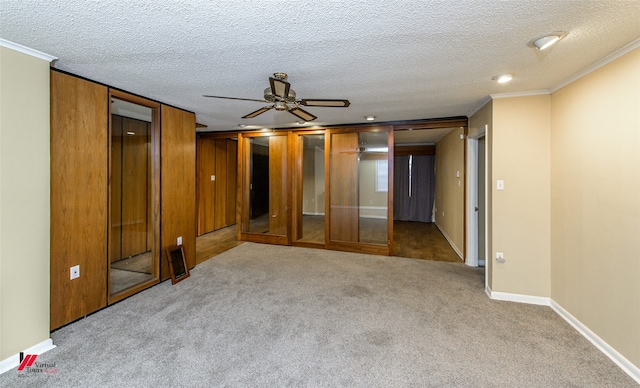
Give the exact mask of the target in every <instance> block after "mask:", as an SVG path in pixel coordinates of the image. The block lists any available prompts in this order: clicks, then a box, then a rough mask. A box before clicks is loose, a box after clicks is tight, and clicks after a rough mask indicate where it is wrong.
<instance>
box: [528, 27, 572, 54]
mask: <svg viewBox="0 0 640 388" xmlns="http://www.w3.org/2000/svg"><path fill="white" fill-rule="evenodd" d="M566 35H567V33H566V32H563V31H556V32H552V33H551V34H548V35H544V36H539V37H537V38H533V39H531V40H530V41H529V43H527V46H529V47H534V48H536V49H538V50H544V49H546V48H549V47H551V46H553V45H554V44H556V43H558V41H559V40H560V39H562V38H564V37H565V36H566Z"/></svg>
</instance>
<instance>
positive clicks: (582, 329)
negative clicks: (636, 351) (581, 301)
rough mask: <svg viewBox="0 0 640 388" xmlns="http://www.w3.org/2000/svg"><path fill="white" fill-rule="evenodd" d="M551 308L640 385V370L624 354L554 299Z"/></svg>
mask: <svg viewBox="0 0 640 388" xmlns="http://www.w3.org/2000/svg"><path fill="white" fill-rule="evenodd" d="M551 308H552V309H553V311H555V312H556V313H557V314H558V315H560V316H561V317H562V318H563V319H564V320H565V321H567V322H568V323H569V324H570V325H571V326H573V328H574V329H576V330H577V331H578V333H580V334H582V336H583V337H585V338H586V339H588V340H589V342H591V343H592V344H593V345H594V346H595V347H596V348H598V350H600V351H601V352H602V353H604V355H605V356H607V357H609V358H610V359H611V361H613V362H614V363H615V364H616V365H618V366H619V367H620V369H622V370H623V371H624V372H625V373H626V374H628V375H629V376H630V377H631V378H632V379H634V380H635V381H636V382H637V383H638V384H640V368H638V367H637V366H635V365H633V364H632V363H631V361H629V360H627V359H626V358H625V357H624V356H623V355H622V354H620V353H618V351H616V350H615V349H614V348H613V347H611V346H610V345H609V344H608V343H606V342H605V341H604V340H603V339H602V338H600V337H599V336H598V335H597V334H596V333H594V332H592V331H591V330H590V329H589V328H588V327H587V326H585V325H584V324H583V323H582V322H580V321H579V320H578V319H576V317H574V316H573V315H571V313H569V312H568V311H567V310H565V309H564V308H563V307H562V306H560V305H559V304H558V303H557V302H555V301H554V300H553V299H552V300H551Z"/></svg>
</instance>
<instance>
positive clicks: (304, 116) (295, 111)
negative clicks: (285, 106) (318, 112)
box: [289, 107, 317, 121]
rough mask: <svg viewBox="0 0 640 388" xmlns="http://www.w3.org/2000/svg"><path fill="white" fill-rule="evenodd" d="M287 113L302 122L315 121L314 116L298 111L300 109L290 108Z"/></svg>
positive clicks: (301, 110) (302, 110) (304, 111)
mask: <svg viewBox="0 0 640 388" xmlns="http://www.w3.org/2000/svg"><path fill="white" fill-rule="evenodd" d="M289 113H291V114H293V115H295V116H298V117H299V118H301V119H302V120H304V121H313V120H315V119H317V117H316V116H314V115H312V114H311V113H309V112H307V111H306V110H304V109H300V108H297V107H296V108H291V109H289Z"/></svg>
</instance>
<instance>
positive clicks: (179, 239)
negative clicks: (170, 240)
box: [176, 236, 182, 245]
mask: <svg viewBox="0 0 640 388" xmlns="http://www.w3.org/2000/svg"><path fill="white" fill-rule="evenodd" d="M176 245H182V236H180V237H178V238H177V240H176Z"/></svg>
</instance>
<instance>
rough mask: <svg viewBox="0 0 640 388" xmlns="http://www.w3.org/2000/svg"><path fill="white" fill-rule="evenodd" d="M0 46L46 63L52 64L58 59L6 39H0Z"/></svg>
mask: <svg viewBox="0 0 640 388" xmlns="http://www.w3.org/2000/svg"><path fill="white" fill-rule="evenodd" d="M0 46H2V47H6V48H9V49H11V50H15V51H18V52H21V53H23V54H27V55H31V56H32V57H36V58H39V59H43V60H45V61H47V62H53V61H55V60H57V59H58V58H57V57H54V56H53V55H49V54H46V53H43V52H42V51H38V50H34V49H32V48H29V47H27V46H23V45H21V44H18V43H14V42H12V41H10V40H6V39H2V38H0Z"/></svg>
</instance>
